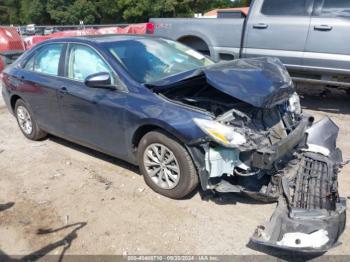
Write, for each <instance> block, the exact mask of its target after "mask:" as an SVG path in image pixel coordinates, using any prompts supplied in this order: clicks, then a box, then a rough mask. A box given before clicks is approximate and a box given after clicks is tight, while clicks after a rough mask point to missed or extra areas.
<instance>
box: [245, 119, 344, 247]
mask: <svg viewBox="0 0 350 262" xmlns="http://www.w3.org/2000/svg"><path fill="white" fill-rule="evenodd" d="M307 134H308V138H307V147H306V148H305V149H302V150H301V152H299V154H298V157H297V159H294V160H293V161H291V162H290V163H289V164H288V166H287V167H286V168H284V169H283V170H281V171H280V173H281V176H280V177H281V178H280V183H281V184H280V185H281V189H282V195H281V196H280V198H279V203H278V207H277V209H276V210H275V212H274V214H273V215H272V217H271V219H270V221H269V223H267V224H266V225H264V226H259V227H258V228H257V229H256V231H255V233H254V235H253V237H252V239H251V240H252V241H253V242H255V243H257V244H261V245H265V246H271V247H275V248H280V249H285V250H293V251H299V252H308V253H314V252H325V251H327V250H328V249H330V248H331V247H333V246H334V245H336V244H337V241H338V238H339V236H340V235H341V234H342V233H343V231H344V228H345V223H346V200H345V199H344V198H340V197H339V195H338V173H339V168H341V167H342V156H341V151H340V150H339V149H337V148H336V139H337V135H338V128H337V126H336V125H335V124H334V123H333V122H332V121H331V120H330V119H329V118H324V119H323V120H321V121H320V122H318V123H316V124H315V125H313V126H312V127H311V128H310V129H308V130H307Z"/></svg>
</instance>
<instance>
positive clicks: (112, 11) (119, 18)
mask: <svg viewBox="0 0 350 262" xmlns="http://www.w3.org/2000/svg"><path fill="white" fill-rule="evenodd" d="M249 3H250V0H235V1H231V0H95V1H92V0H2V1H1V0H0V23H1V24H2V25H9V24H13V25H21V24H22V25H23V24H42V25H44V24H45V25H50V24H60V25H65V24H78V23H79V21H84V24H104V23H106V24H107V23H113V24H115V23H137V22H145V21H147V20H148V19H149V18H150V17H192V16H193V15H194V13H205V12H206V11H209V10H211V9H214V8H225V7H239V6H248V5H249Z"/></svg>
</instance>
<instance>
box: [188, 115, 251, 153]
mask: <svg viewBox="0 0 350 262" xmlns="http://www.w3.org/2000/svg"><path fill="white" fill-rule="evenodd" d="M193 121H194V122H195V123H196V125H197V126H198V127H199V128H200V129H201V130H202V131H203V132H204V133H206V134H207V135H208V136H210V138H212V139H213V140H214V141H215V142H217V143H219V144H221V145H223V146H226V147H238V146H240V145H243V144H245V143H246V142H247V140H246V138H245V136H244V135H242V134H240V133H238V132H237V130H236V129H235V128H234V127H231V126H227V125H223V124H220V123H219V122H217V121H214V120H206V119H199V118H195V119H193Z"/></svg>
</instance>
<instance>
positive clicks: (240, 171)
mask: <svg viewBox="0 0 350 262" xmlns="http://www.w3.org/2000/svg"><path fill="white" fill-rule="evenodd" d="M1 84H2V87H3V88H2V94H3V97H4V99H5V102H6V104H7V106H8V109H9V111H10V112H11V113H13V114H14V116H15V117H16V118H17V122H18V125H19V127H20V129H21V131H22V133H23V134H24V135H25V136H26V137H27V138H28V139H31V140H41V139H43V138H44V137H46V136H47V134H52V135H56V136H59V137H62V138H64V139H67V140H70V141H73V142H75V143H79V144H81V145H83V146H86V147H90V148H93V149H95V150H98V151H101V152H104V153H106V154H109V155H112V156H114V157H117V158H120V159H123V160H125V161H128V162H130V163H132V164H135V165H138V166H139V167H140V172H141V173H142V175H143V177H144V179H145V181H146V183H147V184H148V185H149V186H150V187H151V188H152V189H153V190H154V191H156V192H158V193H160V194H162V195H165V196H167V197H171V198H175V199H179V198H183V197H185V196H187V195H188V194H190V193H191V192H192V191H193V190H195V188H196V187H197V186H198V184H200V185H201V188H202V190H204V191H206V190H210V191H215V192H217V193H243V194H245V195H247V196H249V197H253V198H255V199H258V200H262V201H279V203H280V204H279V205H278V208H277V209H276V212H275V213H274V214H273V219H271V221H270V223H269V224H268V225H266V226H264V227H258V229H257V230H256V232H255V233H254V235H253V237H252V240H253V241H255V242H256V243H259V244H263V245H266V246H274V247H278V248H283V249H287V250H298V251H303V252H308V251H312V252H314V251H320V252H322V251H325V250H327V249H329V248H330V247H332V246H333V245H334V244H335V243H336V242H337V239H338V237H339V235H340V234H341V233H342V231H343V230H344V226H345V201H344V199H343V198H340V197H339V196H338V188H337V186H338V183H337V177H338V173H339V170H340V167H341V166H342V154H341V151H340V150H339V149H338V148H337V146H336V140H337V135H338V127H337V126H336V125H335V124H334V123H333V122H332V120H330V119H329V118H325V119H322V120H320V121H319V122H314V118H313V117H311V116H308V115H306V114H304V113H303V112H302V109H301V106H300V101H299V97H298V95H297V94H296V92H295V90H294V87H293V83H292V81H291V78H290V76H289V74H288V72H287V71H286V69H285V68H284V66H283V65H282V64H281V63H280V61H279V60H278V59H274V58H256V59H242V60H235V61H231V62H222V63H217V64H216V63H214V62H213V61H211V60H210V59H208V58H207V57H205V56H204V55H202V54H200V53H198V52H197V51H195V50H193V49H191V48H189V47H186V46H184V45H182V44H179V43H177V42H175V41H171V40H167V39H163V38H155V37H150V36H130V35H128V36H125V35H119V36H91V37H90V36H85V37H77V38H60V39H54V40H49V41H45V42H43V43H41V44H38V45H36V46H35V47H33V48H32V49H31V50H29V51H27V52H26V53H24V54H23V55H22V56H21V57H20V58H19V59H18V60H17V61H16V62H15V63H14V64H12V65H11V66H9V67H8V68H7V69H5V70H4V72H3V73H2V74H1ZM315 221H316V222H315ZM282 225H283V226H282Z"/></svg>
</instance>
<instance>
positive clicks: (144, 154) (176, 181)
mask: <svg viewBox="0 0 350 262" xmlns="http://www.w3.org/2000/svg"><path fill="white" fill-rule="evenodd" d="M138 161H139V166H140V171H141V173H142V175H143V177H144V179H145V182H146V184H147V185H148V186H149V187H150V188H152V189H153V190H154V191H155V192H157V193H159V194H161V195H164V196H166V197H169V198H173V199H181V198H184V197H185V196H187V195H188V194H190V193H191V192H193V190H194V189H195V188H196V186H197V185H198V176H197V172H196V169H195V167H194V164H193V162H192V159H191V157H190V155H189V154H188V152H187V151H186V149H185V148H184V147H183V146H182V145H181V144H180V143H178V142H177V141H176V140H175V139H173V138H171V137H170V136H169V135H167V134H166V133H164V132H161V131H152V132H149V133H147V134H146V135H145V136H144V137H143V138H142V139H141V141H140V144H139V148H138Z"/></svg>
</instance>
